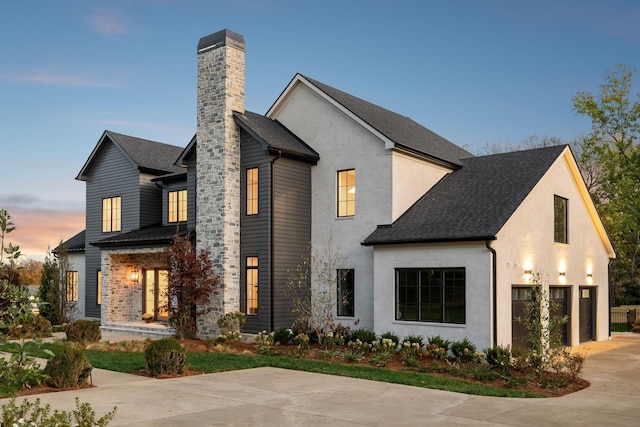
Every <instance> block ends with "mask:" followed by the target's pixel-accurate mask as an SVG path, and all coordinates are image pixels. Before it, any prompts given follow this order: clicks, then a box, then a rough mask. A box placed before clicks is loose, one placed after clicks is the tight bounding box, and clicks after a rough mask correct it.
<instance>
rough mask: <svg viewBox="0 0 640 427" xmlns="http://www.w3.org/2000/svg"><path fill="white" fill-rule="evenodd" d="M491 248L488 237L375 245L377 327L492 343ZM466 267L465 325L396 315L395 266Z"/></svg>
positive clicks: (483, 344) (381, 330)
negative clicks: (424, 320)
mask: <svg viewBox="0 0 640 427" xmlns="http://www.w3.org/2000/svg"><path fill="white" fill-rule="evenodd" d="M491 265H492V264H491V253H490V252H489V250H488V249H487V248H486V246H485V244H484V242H474V243H462V244H455V243H445V244H428V245H427V244H425V245H389V246H384V245H383V246H377V247H376V248H375V263H374V276H375V285H374V310H375V319H374V329H375V331H376V333H378V334H381V333H384V332H387V331H393V332H394V333H396V334H397V335H399V337H400V339H402V338H403V337H406V336H407V335H421V336H422V337H424V338H425V340H426V339H428V338H429V337H431V336H434V335H440V336H441V337H443V338H445V339H448V340H450V341H460V340H462V339H464V338H465V337H467V338H469V340H470V341H471V342H473V343H474V344H475V345H476V347H477V348H479V349H484V348H487V347H489V346H491V316H492V314H491V303H490V301H491V289H490V286H489V284H490V282H489V275H490V273H491ZM459 267H464V268H465V278H466V290H465V300H466V312H465V324H464V325H459V324H449V323H433V322H409V321H400V320H395V308H394V307H395V299H396V298H395V282H396V279H395V269H397V268H459Z"/></svg>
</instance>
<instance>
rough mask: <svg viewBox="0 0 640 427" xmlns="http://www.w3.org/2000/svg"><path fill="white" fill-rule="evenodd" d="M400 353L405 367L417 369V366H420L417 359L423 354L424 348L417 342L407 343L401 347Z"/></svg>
mask: <svg viewBox="0 0 640 427" xmlns="http://www.w3.org/2000/svg"><path fill="white" fill-rule="evenodd" d="M398 353H399V354H400V358H401V359H402V363H404V364H405V366H407V367H409V368H415V367H416V366H418V365H419V362H418V360H416V357H418V356H420V355H421V354H422V347H420V343H417V342H414V343H412V342H411V341H405V342H404V343H402V345H401V346H400V349H399V350H398Z"/></svg>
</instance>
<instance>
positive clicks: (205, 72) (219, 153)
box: [196, 30, 245, 337]
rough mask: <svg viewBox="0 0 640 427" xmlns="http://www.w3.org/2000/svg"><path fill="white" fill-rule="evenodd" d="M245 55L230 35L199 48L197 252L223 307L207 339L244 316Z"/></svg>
mask: <svg viewBox="0 0 640 427" xmlns="http://www.w3.org/2000/svg"><path fill="white" fill-rule="evenodd" d="M244 51H245V44H244V38H243V37H242V36H241V35H240V34H237V33H234V32H233V31H229V30H222V31H218V32H217V33H214V34H211V35H208V36H206V37H203V38H201V39H200V42H199V43H198V105H197V107H198V111H197V116H198V124H197V131H196V138H197V145H196V147H197V148H196V171H197V176H196V188H197V192H196V249H197V250H198V251H200V249H205V248H206V249H209V250H210V251H211V258H212V260H213V264H214V266H215V269H216V273H217V274H218V275H219V276H220V281H221V286H220V292H219V295H218V296H217V297H216V299H218V300H219V301H222V304H221V305H220V304H216V307H215V310H214V311H213V312H211V313H210V314H209V315H207V316H200V317H201V318H199V319H198V331H199V336H202V337H210V336H212V335H213V334H215V333H217V330H218V327H217V325H216V321H217V319H218V318H219V317H220V316H221V315H223V314H225V313H229V312H233V311H237V310H240V283H239V282H240V130H239V128H238V126H237V125H236V123H235V122H234V120H233V115H232V112H233V111H239V112H241V113H244V73H245V62H244Z"/></svg>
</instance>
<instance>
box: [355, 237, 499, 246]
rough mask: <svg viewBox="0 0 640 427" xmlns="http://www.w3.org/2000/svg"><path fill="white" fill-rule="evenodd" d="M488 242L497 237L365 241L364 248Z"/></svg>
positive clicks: (362, 243)
mask: <svg viewBox="0 0 640 427" xmlns="http://www.w3.org/2000/svg"><path fill="white" fill-rule="evenodd" d="M487 240H497V237H496V236H495V235H488V236H470V237H439V238H417V239H400V240H378V241H376V240H373V241H367V240H365V241H363V242H361V243H360V244H361V245H362V246H390V245H409V244H425V243H460V242H485V241H487Z"/></svg>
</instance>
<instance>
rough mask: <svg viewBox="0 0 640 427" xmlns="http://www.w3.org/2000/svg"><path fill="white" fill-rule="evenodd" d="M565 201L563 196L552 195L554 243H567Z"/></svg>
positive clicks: (566, 201)
mask: <svg viewBox="0 0 640 427" xmlns="http://www.w3.org/2000/svg"><path fill="white" fill-rule="evenodd" d="M567 203H568V200H567V199H565V198H564V197H560V196H553V241H554V242H556V243H569V236H568V234H569V233H568V216H567Z"/></svg>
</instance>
